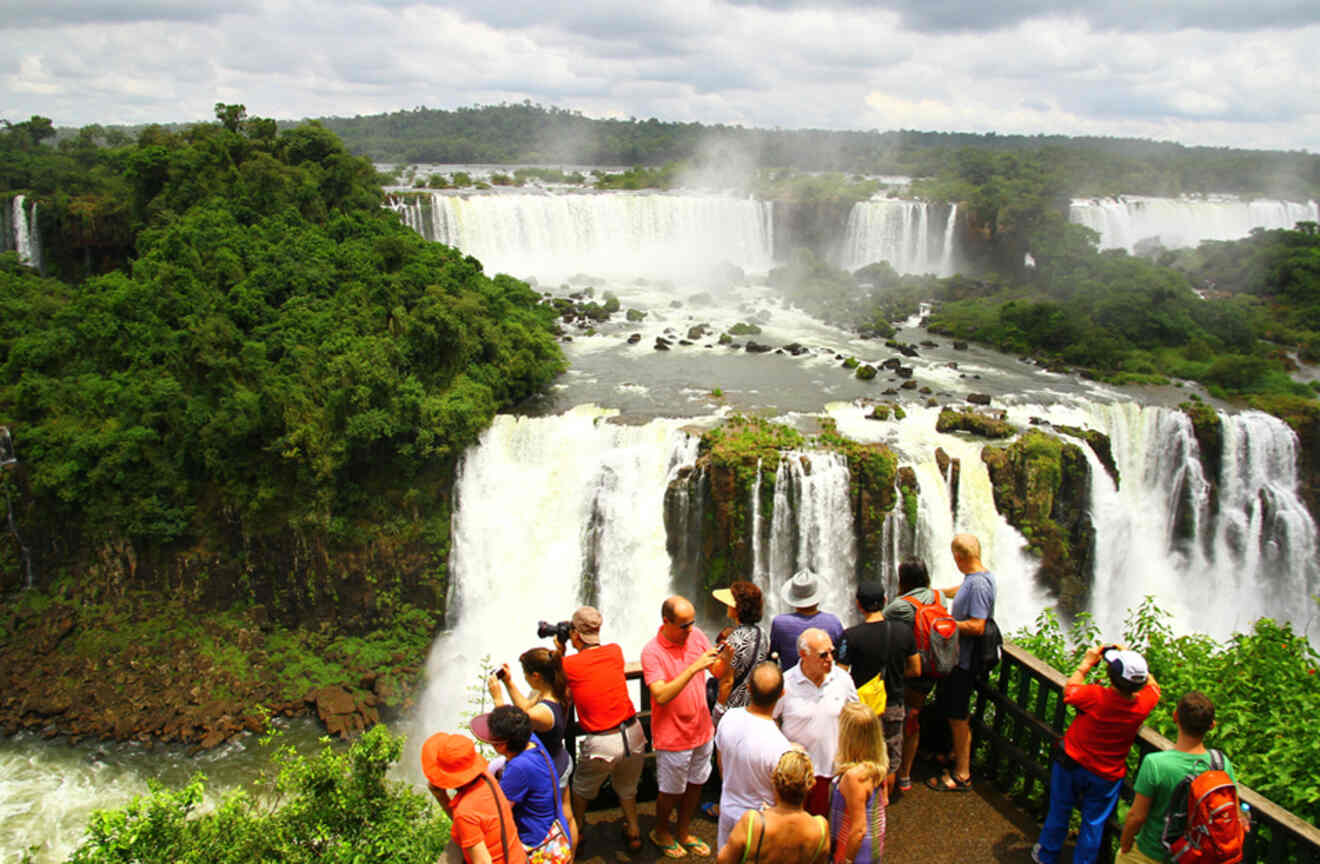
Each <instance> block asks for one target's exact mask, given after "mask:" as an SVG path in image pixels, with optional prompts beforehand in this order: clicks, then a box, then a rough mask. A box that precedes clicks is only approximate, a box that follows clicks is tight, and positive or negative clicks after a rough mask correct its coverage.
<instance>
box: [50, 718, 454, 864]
mask: <svg viewBox="0 0 1320 864" xmlns="http://www.w3.org/2000/svg"><path fill="white" fill-rule="evenodd" d="M402 747H403V739H402V738H398V737H394V736H392V735H390V733H389V731H388V730H387V729H386V728H385V727H384V726H376V727H375V728H373V729H371V730H370V731H368V732H367V733H366V734H365V735H363V736H362V737H361V738H359V739H358V740H357V741H356V742H354V743H353V745H352V746H351V747H349V748H348V749H347V750H346V751H345V750H342V749H336V748H334V747H332V746H331V745H330V744H329V742H328V740H325V741H324V744H323V746H322V749H321V750H320V751H319V752H317V753H316V754H314V755H312V756H301V755H299V754H298V753H297V752H295V751H294V750H293V748H292V747H284V748H282V749H280V750H279V751H278V752H277V753H276V755H275V763H276V764H277V766H278V769H279V770H278V775H277V776H276V778H275V779H274V783H273V784H269V785H268V787H267V788H266V789H265V791H264V794H259V795H257V796H251V795H249V794H248V793H247V792H245V791H243V790H240V791H237V792H234V793H231V794H230V795H228V796H227V797H226V798H225V799H224V800H223V801H221V802H220V804H219V805H218V806H217V807H216V808H215V809H214V810H212V811H210V812H206V813H199V812H198V809H199V806H200V805H201V803H202V796H203V792H204V790H205V783H206V778H205V777H204V776H203V775H200V774H199V775H197V776H196V777H194V778H193V780H192V781H191V782H190V783H188V785H186V786H184V787H183V788H182V789H176V790H170V789H164V788H161V787H159V786H153V787H152V790H151V792H150V793H149V794H147V795H145V796H142V797H140V798H136V799H134V800H133V801H132V802H131V803H130V804H128V805H126V806H125V807H122V808H119V809H115V810H102V811H98V812H96V813H94V814H93V815H92V818H91V821H90V823H89V824H88V827H87V840H86V842H84V844H83V845H82V846H81V847H79V848H78V850H77V851H75V852H74V854H73V856H72V857H71V858H70V859H69V860H70V862H71V864H249V862H253V861H272V862H273V861H279V862H283V864H314V862H316V864H325V862H331V864H375V862H379V864H407V862H416V864H431V862H433V861H435V860H436V859H437V858H438V857H439V856H440V855H441V853H442V852H443V851H444V847H445V844H446V843H447V842H448V839H449V822H448V819H447V818H446V817H445V816H444V815H443V814H442V813H441V812H440V810H439V808H438V807H435V806H433V805H432V803H431V802H430V800H429V799H428V798H425V797H423V796H422V795H419V794H418V793H416V792H414V791H412V790H411V789H410V788H408V787H406V786H404V785H403V784H400V783H397V782H395V781H392V780H388V779H386V776H385V775H386V772H387V771H388V770H389V768H390V766H391V765H393V764H394V763H395V762H396V761H398V759H399V755H400V753H401V752H402Z"/></svg>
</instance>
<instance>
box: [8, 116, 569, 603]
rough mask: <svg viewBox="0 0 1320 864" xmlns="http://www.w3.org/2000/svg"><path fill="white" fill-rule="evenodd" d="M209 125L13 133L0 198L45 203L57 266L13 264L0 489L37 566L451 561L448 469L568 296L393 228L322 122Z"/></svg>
mask: <svg viewBox="0 0 1320 864" xmlns="http://www.w3.org/2000/svg"><path fill="white" fill-rule="evenodd" d="M217 117H218V119H219V121H220V122H218V123H213V124H200V125H197V126H193V127H190V128H188V129H185V130H182V131H168V130H165V129H162V128H160V127H150V128H148V129H145V130H143V131H142V132H141V133H140V134H139V135H138V137H137V139H136V140H135V141H133V142H130V143H127V144H122V145H121V146H102V145H114V144H116V143H117V142H116V141H114V140H110V139H107V138H106V137H105V136H104V135H103V134H102V133H101V132H98V131H97V130H96V129H90V130H85V131H87V134H86V135H85V136H79V137H78V138H75V139H71V141H66V142H63V143H62V144H61V145H60V146H58V147H55V148H52V147H50V146H49V145H48V144H47V143H46V140H45V139H46V138H48V137H50V136H49V127H50V124H49V121H47V120H44V118H33V119H32V120H31V121H29V122H28V123H21V124H15V125H13V126H10V127H9V128H8V129H7V130H5V131H4V132H3V134H0V180H2V181H3V187H0V194H3V195H10V194H15V193H26V194H28V195H37V196H40V197H41V200H42V201H43V203H44V204H45V206H43V207H41V209H40V214H41V221H42V225H43V237H49V238H52V239H53V242H47V243H46V244H45V246H46V248H45V250H44V251H45V257H46V259H47V264H48V266H47V270H48V271H49V272H50V273H52V274H54V275H55V276H58V277H62V278H42V277H40V276H38V275H37V274H36V273H34V272H32V271H31V270H30V269H29V268H27V267H23V266H20V265H19V264H18V263H17V259H16V257H15V256H14V255H13V254H12V253H11V254H9V255H6V256H0V425H5V426H8V427H9V429H10V431H11V433H12V436H13V441H14V446H15V450H16V452H17V454H18V457H19V460H20V467H21V470H20V471H18V472H13V471H7V472H5V473H4V478H5V481H4V482H5V483H6V485H7V487H8V486H13V487H15V488H14V489H12V490H9V491H11V492H13V494H14V498H15V500H16V502H22V503H21V505H19V506H16V511H17V515H18V517H19V523H20V525H22V526H24V528H25V530H26V531H27V537H26V538H25V539H26V540H27V542H28V545H29V546H31V547H32V549H33V552H34V557H35V559H36V560H37V562H38V564H39V565H40V566H39V567H38V570H39V571H40V572H42V573H43V574H47V575H53V573H52V570H53V569H54V568H57V567H65V566H74V565H76V564H78V563H86V559H88V558H91V557H94V556H93V555H92V554H91V553H92V552H93V550H110V551H109V554H108V555H107V554H101V558H102V559H105V558H109V559H110V560H111V561H112V562H115V566H114V567H112V568H108V569H114V570H115V571H116V572H117V573H119V575H120V576H122V577H131V576H132V575H133V573H134V572H135V571H136V570H137V569H139V568H140V569H142V570H144V571H145V570H147V569H149V568H148V567H147V566H146V565H147V562H149V561H152V560H155V559H156V557H157V556H159V555H160V554H161V553H162V550H164V551H165V552H167V553H168V557H169V558H170V559H171V560H175V561H191V562H193V563H194V564H196V566H199V567H201V568H203V569H204V568H206V567H207V562H208V561H210V560H213V561H214V562H216V563H215V564H214V565H212V566H224V565H220V564H219V562H220V561H221V559H226V560H228V559H229V558H230V557H231V556H233V557H234V558H236V559H237V561H238V564H237V566H238V567H239V568H240V569H241V572H242V574H243V579H244V580H247V579H249V578H251V579H253V580H254V581H255V580H257V579H264V580H267V581H269V580H271V579H274V580H275V581H280V580H284V581H287V580H291V579H292V577H293V572H292V571H297V570H300V569H301V570H306V569H309V568H310V569H314V570H322V571H325V570H332V569H334V568H336V567H338V568H341V569H346V568H348V567H350V566H355V565H354V563H353V562H347V563H344V559H343V555H347V556H350V557H351V556H355V555H358V554H359V553H360V552H361V550H363V549H369V548H377V549H379V548H380V547H384V546H400V545H404V544H407V543H409V542H412V541H416V540H422V539H425V540H428V541H430V548H431V549H432V552H431V553H428V555H427V556H425V557H427V559H428V560H426V561H424V562H422V563H421V564H420V565H418V566H420V567H422V568H423V569H426V568H430V569H431V570H432V571H434V570H436V569H437V568H438V571H439V573H440V574H441V576H442V575H443V567H444V560H445V554H446V551H447V549H446V545H445V544H446V541H447V536H448V509H447V503H446V502H447V496H448V494H449V488H450V485H451V481H452V469H453V464H454V460H455V458H456V456H457V454H458V453H460V452H461V450H462V449H463V448H464V447H466V446H467V445H468V444H471V443H473V442H474V441H475V440H476V439H477V436H478V435H479V434H480V432H481V431H482V430H483V429H484V428H485V427H486V426H487V425H488V423H489V421H490V418H491V417H492V416H493V414H494V412H495V411H497V410H498V409H500V408H502V407H505V406H508V405H511V404H513V403H515V402H517V401H518V400H520V399H522V398H524V397H526V396H528V395H530V394H532V393H534V392H536V391H538V390H540V389H542V388H544V387H545V386H546V385H547V384H548V383H549V382H550V381H551V380H552V379H553V377H554V376H555V375H556V374H557V373H558V372H559V371H560V370H561V369H562V367H563V360H562V356H561V354H560V352H559V349H558V346H557V345H556V343H555V341H554V339H553V336H552V335H551V332H550V325H551V321H550V316H551V314H552V313H551V312H549V311H548V310H546V309H544V308H542V307H540V306H538V305H537V300H538V297H537V295H536V294H535V292H533V291H532V290H530V289H529V288H528V286H527V285H525V284H524V283H522V282H519V281H517V280H514V279H511V278H509V277H507V276H502V275H501V276H496V277H494V278H490V277H487V276H486V275H485V274H483V273H482V270H481V265H480V263H479V262H477V261H476V260H475V259H472V258H470V257H465V256H463V255H462V254H461V253H459V252H457V251H455V250H453V249H450V248H447V247H442V246H439V245H436V244H430V243H427V242H425V241H423V240H422V239H421V238H420V237H418V236H417V235H416V234H415V233H413V232H412V231H410V230H408V229H407V228H406V227H404V226H403V225H402V224H400V222H399V220H398V219H397V218H396V217H395V216H394V215H393V214H392V213H389V212H388V211H386V210H384V209H383V208H382V207H381V206H380V204H381V201H382V192H381V189H380V185H379V177H378V176H377V174H376V173H375V171H374V169H373V168H372V167H371V165H370V163H368V162H367V161H366V160H364V159H361V158H359V157H355V156H353V155H351V154H350V153H349V152H348V151H347V150H345V148H344V147H343V145H342V144H341V142H340V141H339V139H338V138H337V137H336V136H335V135H334V134H333V133H332V132H330V131H329V130H327V129H325V128H324V127H321V126H319V125H316V124H307V125H304V126H299V127H297V128H294V129H288V130H284V131H281V132H277V130H276V125H275V123H274V122H273V121H270V120H265V119H259V118H248V117H246V115H245V112H244V111H243V108H242V106H233V105H218V106H217ZM47 228H49V229H50V230H46V229H47ZM267 540H270V541H271V542H273V543H275V544H276V545H278V546H279V547H280V554H279V555H278V556H276V560H277V561H278V565H276V566H275V567H274V569H276V570H278V569H280V568H287V569H286V570H285V572H283V573H279V572H276V573H271V572H269V569H270V568H267V570H266V572H262V570H263V566H264V565H263V562H261V561H258V560H254V559H255V558H256V557H257V555H256V553H255V551H254V549H255V548H256V547H260V546H261V544H262V543H263V542H265V541H267ZM336 550H340V552H337V551H336ZM344 550H347V551H344ZM341 553H342V555H341ZM0 554H2V555H3V556H4V557H3V559H0V563H3V565H4V572H5V573H6V577H7V580H8V581H10V582H12V580H13V574H14V573H15V572H16V566H15V555H14V554H13V550H12V549H11V548H10V545H9V544H8V543H5V544H0ZM98 554H99V553H98ZM359 563H360V562H359ZM179 566H183V565H179ZM254 574H255V575H254ZM139 575H141V574H139ZM309 584H310V583H309ZM304 587H305V586H304ZM377 588H378V589H379V590H378V591H377V592H376V594H378V595H379V596H376V597H374V598H370V602H375V603H379V602H381V601H382V598H385V597H387V595H388V594H389V586H388V584H385V583H381V584H379V585H377ZM300 590H301V589H300ZM307 590H308V592H309V593H313V594H314V593H316V591H317V590H318V589H315V588H311V587H309V588H308V589H307ZM329 590H330V594H331V596H333V588H332V587H331V588H330V589H329ZM431 590H432V592H433V593H434V591H435V590H439V591H440V592H441V594H442V593H443V585H440V586H439V587H438V589H437V587H436V586H435V585H432V586H431ZM253 599H258V598H253ZM395 599H397V598H395Z"/></svg>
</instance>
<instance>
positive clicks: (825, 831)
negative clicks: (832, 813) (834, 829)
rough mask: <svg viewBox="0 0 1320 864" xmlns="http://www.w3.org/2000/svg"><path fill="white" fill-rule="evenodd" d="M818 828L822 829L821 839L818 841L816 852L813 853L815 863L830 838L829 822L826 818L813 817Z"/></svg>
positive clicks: (812, 857) (812, 858)
mask: <svg viewBox="0 0 1320 864" xmlns="http://www.w3.org/2000/svg"><path fill="white" fill-rule="evenodd" d="M812 819H813V820H814V821H815V822H816V827H817V828H819V829H820V839H819V840H817V841H816V850H815V851H814V852H812V853H811V860H812V861H815V860H816V856H817V855H819V854H820V850H821V848H822V847H823V846H824V845H825V839H826V838H827V837H829V836H830V829H829V825H830V823H829V822H826V821H825V817H824V816H813V817H812Z"/></svg>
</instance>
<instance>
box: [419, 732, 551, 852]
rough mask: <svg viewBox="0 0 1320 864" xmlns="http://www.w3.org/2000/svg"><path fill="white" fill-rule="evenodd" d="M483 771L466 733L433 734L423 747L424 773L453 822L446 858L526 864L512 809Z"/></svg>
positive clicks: (478, 755)
mask: <svg viewBox="0 0 1320 864" xmlns="http://www.w3.org/2000/svg"><path fill="white" fill-rule="evenodd" d="M486 767H487V766H486V760H485V758H484V757H483V756H482V755H481V754H480V753H478V752H477V748H476V745H475V744H473V743H472V739H471V738H468V737H467V736H466V735H449V734H446V733H444V732H437V733H436V734H434V735H432V736H431V737H430V738H427V739H426V743H424V744H423V745H422V773H423V774H425V775H426V782H427V783H428V784H429V785H430V787H431V794H432V795H433V796H434V797H435V800H436V801H438V802H440V806H441V807H443V808H444V809H445V812H446V813H448V814H449V818H450V820H451V823H452V824H451V825H450V829H449V845H448V846H447V847H446V848H445V859H444V860H445V861H446V862H447V864H459V862H466V864H527V853H526V852H525V851H524V850H523V845H522V842H521V841H520V840H519V839H518V826H517V825H515V824H514V821H513V808H511V807H510V806H509V801H508V799H507V798H505V797H504V793H503V792H501V791H500V787H499V786H498V785H497V784H496V783H495V781H494V780H492V779H491V777H490V775H489V774H488V773H486ZM450 789H453V790H454V794H453V796H452V797H451V796H450V794H449V791H448V790H450Z"/></svg>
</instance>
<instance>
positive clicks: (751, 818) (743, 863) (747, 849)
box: [739, 810, 765, 864]
mask: <svg viewBox="0 0 1320 864" xmlns="http://www.w3.org/2000/svg"><path fill="white" fill-rule="evenodd" d="M747 817H748V818H747V842H746V843H745V844H744V845H743V854H742V858H741V859H740V862H739V864H747V856H748V855H749V854H750V853H751V851H752V832H753V830H754V829H755V826H756V811H755V810H748V811H747ZM764 822H765V820H764V819H762V825H761V836H760V837H759V838H758V839H757V841H756V855H755V857H753V858H752V860H753V861H760V860H761V841H762V840H764V839H765V824H764Z"/></svg>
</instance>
